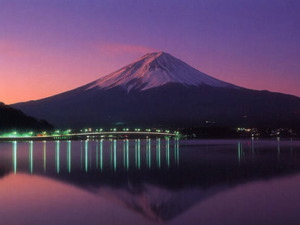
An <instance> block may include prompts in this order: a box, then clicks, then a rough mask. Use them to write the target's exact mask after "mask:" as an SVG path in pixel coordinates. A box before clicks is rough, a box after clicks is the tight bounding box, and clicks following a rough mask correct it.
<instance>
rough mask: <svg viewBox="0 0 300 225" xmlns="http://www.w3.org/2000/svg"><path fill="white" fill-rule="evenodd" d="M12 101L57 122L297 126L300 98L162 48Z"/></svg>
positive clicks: (67, 124) (65, 124) (78, 124)
mask: <svg viewBox="0 0 300 225" xmlns="http://www.w3.org/2000/svg"><path fill="white" fill-rule="evenodd" d="M14 107H16V108H18V109H21V110H23V111H24V112H26V113H27V114H29V115H32V116H35V117H37V118H43V119H47V120H48V121H49V122H51V123H53V124H55V125H57V126H62V127H84V126H92V127H95V126H97V127H112V126H116V125H118V124H121V125H122V126H145V127H146V126H148V127H149V126H150V127H159V126H161V127H191V126H193V127H194V126H204V125H207V124H208V123H212V124H215V125H217V126H275V127H279V126H288V127H300V119H299V118H300V117H299V115H300V98H298V97H295V96H291V95H285V94H280V93H272V92H268V91H255V90H249V89H245V88H241V87H238V86H235V85H232V84H229V83H226V82H223V81H220V80H217V79H215V78H213V77H210V76H208V75H206V74H203V73H201V72H200V71H197V70H196V69H194V68H192V67H190V66H188V65H187V64H186V63H184V62H182V61H180V60H179V59H176V58H175V57H173V56H171V55H169V54H167V53H163V52H158V53H151V54H147V55H145V56H143V57H142V58H140V59H139V60H137V61H136V62H134V63H132V64H130V65H128V66H125V67H123V68H122V69H120V70H118V71H116V72H114V73H111V74H109V75H107V76H105V77H102V78H100V79H98V80H96V81H94V82H92V83H89V84H87V85H84V86H82V87H79V88H77V89H74V90H71V91H68V92H65V93H62V94H59V95H55V96H52V97H49V98H45V99H41V100H37V101H31V102H25V103H19V104H15V105H14Z"/></svg>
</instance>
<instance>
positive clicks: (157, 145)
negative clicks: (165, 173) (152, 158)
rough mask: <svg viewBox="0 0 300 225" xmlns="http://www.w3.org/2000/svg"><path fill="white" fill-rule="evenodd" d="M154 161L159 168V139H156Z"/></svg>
mask: <svg viewBox="0 0 300 225" xmlns="http://www.w3.org/2000/svg"><path fill="white" fill-rule="evenodd" d="M156 163H157V166H158V168H161V155H160V139H159V138H158V139H156Z"/></svg>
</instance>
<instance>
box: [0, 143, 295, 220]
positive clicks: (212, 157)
mask: <svg viewBox="0 0 300 225" xmlns="http://www.w3.org/2000/svg"><path fill="white" fill-rule="evenodd" d="M299 209H300V141H299V140H292V139H287V140H251V139H249V140H179V141H178V140H174V139H133V140H114V139H110V140H87V141H44V142H32V141H29V142H5V143H4V142H3V143H0V224H1V225H2V224H3V225H27V224H28V225H37V224H39V225H40V224H47V225H52V224H55V225H60V224H61V225H68V224H72V225H73V224H74V225H77V224H78V225H79V224H80V225H81V224H86V225H89V224H91V225H96V224H108V225H109V224H112V225H116V224H122V225H127V224H128V225H129V224H139V225H143V224H172V225H175V224H187V225H190V224H191V225H192V224H197V225H198V224H203V225H213V224H214V225H219V224H220V225H221V224H222V225H227V224H228V225H229V224H230V225H244V224H245V225H250V224H255V225H260V224H261V225H266V224H268V225H269V224H272V225H273V224H275V225H276V224H278V225H279V224H280V225H282V224H287V225H293V224H295V225H299V224H300V213H299Z"/></svg>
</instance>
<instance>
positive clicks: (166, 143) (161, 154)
mask: <svg viewBox="0 0 300 225" xmlns="http://www.w3.org/2000/svg"><path fill="white" fill-rule="evenodd" d="M27 143H28V144H27V147H26V148H27V149H28V160H26V162H27V163H28V165H27V163H26V165H27V168H28V169H27V171H29V173H34V170H35V168H41V169H42V171H43V172H44V173H46V171H47V172H51V171H55V172H56V173H57V174H60V173H62V172H68V173H71V172H73V171H76V169H77V171H78V170H80V171H84V172H86V173H87V172H90V171H99V172H101V171H103V170H109V169H111V170H112V171H117V170H118V171H119V170H123V171H129V169H138V170H141V169H145V168H147V169H151V168H152V167H153V165H152V164H153V162H154V163H155V161H156V168H160V169H161V168H170V167H171V166H174V165H178V163H179V144H178V143H179V141H178V140H175V139H174V140H173V141H171V139H165V140H162V139H159V138H158V139H155V140H153V139H145V140H141V139H135V140H128V139H125V140H120V141H118V140H116V139H111V140H103V139H101V140H99V141H95V142H93V141H89V140H86V141H80V142H77V143H75V144H76V145H75V144H74V146H72V141H69V140H68V141H61V140H56V141H55V142H50V143H49V142H47V141H43V143H42V145H39V144H38V143H39V142H37V143H36V142H34V141H30V142H27ZM48 143H49V144H50V145H48V146H47V144H48ZM51 143H54V145H53V148H54V149H53V150H54V151H53V152H54V154H53V155H52V154H49V151H50V150H49V149H47V147H48V148H49V146H52V145H51ZM118 143H120V144H118ZM35 144H37V146H35ZM17 145H18V142H13V145H12V170H13V171H14V172H15V173H17V167H18V165H17V164H18V162H17V153H18V151H17V147H18V146H17ZM38 146H40V148H39V147H38ZM61 146H66V147H63V148H61ZM75 146H76V149H77V150H76V149H74V147H75ZM34 148H35V149H34ZM47 150H48V153H47ZM50 152H51V151H50ZM74 153H75V154H74ZM36 154H37V155H38V154H41V157H38V156H37V158H40V161H39V160H35V161H34V158H35V155H36ZM47 154H48V155H47ZM50 156H52V157H53V158H51V157H50ZM47 157H48V158H47ZM61 157H63V158H61ZM95 157H96V158H95ZM131 157H132V158H131ZM62 159H63V160H62ZM49 160H50V162H51V161H52V164H53V165H54V168H53V169H52V170H51V169H50V168H49V166H48V168H47V164H49ZM74 160H75V161H76V162H77V163H75V164H73V165H72V161H74ZM130 160H132V164H131V165H130ZM153 160H154V161H153ZM172 160H174V162H173V161H172ZM47 161H48V163H47ZM152 161H153V162H152ZM34 164H35V165H36V166H35V165H34ZM39 164H40V165H41V166H39ZM77 166H78V167H77ZM130 166H131V167H130ZM19 170H20V169H19Z"/></svg>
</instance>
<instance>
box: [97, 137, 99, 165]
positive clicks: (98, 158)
mask: <svg viewBox="0 0 300 225" xmlns="http://www.w3.org/2000/svg"><path fill="white" fill-rule="evenodd" d="M98 142H99V141H98V140H96V168H98V161H99V152H98Z"/></svg>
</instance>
